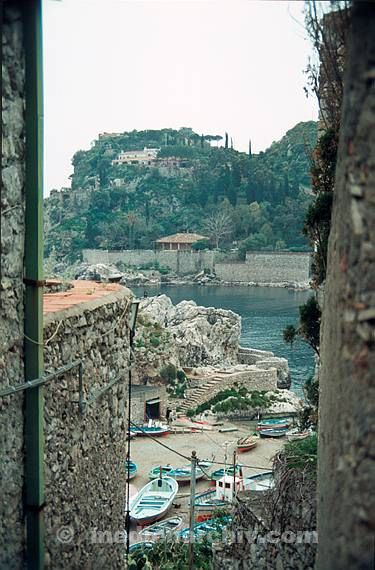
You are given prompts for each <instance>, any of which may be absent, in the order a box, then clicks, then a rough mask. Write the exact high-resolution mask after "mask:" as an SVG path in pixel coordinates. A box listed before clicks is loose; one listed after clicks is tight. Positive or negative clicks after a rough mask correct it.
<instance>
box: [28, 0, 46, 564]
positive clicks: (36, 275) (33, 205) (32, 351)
mask: <svg viewBox="0 0 375 570" xmlns="http://www.w3.org/2000/svg"><path fill="white" fill-rule="evenodd" d="M22 5H23V33H24V51H25V98H26V108H25V138H26V156H25V166H26V168H25V180H26V182H25V196H26V204H25V267H24V269H25V272H24V274H25V300H24V303H25V324H24V327H25V335H27V336H28V337H29V338H32V339H33V340H34V341H35V342H31V341H30V340H28V339H27V338H25V346H24V351H25V354H24V361H25V380H26V381H28V380H34V379H35V378H41V376H42V375H43V310H42V302H43V299H42V294H43V287H42V286H41V285H42V280H43V218H42V208H43V79H42V66H43V56H42V5H41V0H30V1H29V2H22ZM43 400H44V398H43V386H42V385H36V386H34V387H32V388H30V389H29V390H26V392H25V425H24V429H25V515H26V529H27V531H26V563H27V567H28V568H32V569H38V570H41V569H42V568H44V517H43V506H44V501H45V495H44V493H45V490H44V465H43V462H44V435H43Z"/></svg>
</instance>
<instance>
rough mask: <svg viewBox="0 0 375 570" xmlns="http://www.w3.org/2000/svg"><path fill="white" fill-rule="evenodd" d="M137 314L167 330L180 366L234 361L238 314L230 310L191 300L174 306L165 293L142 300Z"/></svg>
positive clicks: (235, 356)
mask: <svg viewBox="0 0 375 570" xmlns="http://www.w3.org/2000/svg"><path fill="white" fill-rule="evenodd" d="M140 315H141V316H142V317H143V318H145V319H146V320H147V321H148V322H149V323H157V324H158V325H159V326H160V327H163V328H165V329H166V330H167V331H168V333H169V338H170V339H171V342H172V344H173V348H174V353H175V360H176V361H177V362H178V364H179V365H180V366H184V367H195V366H200V365H215V364H220V365H224V366H225V365H230V364H235V363H236V362H237V352H238V346H239V340H240V334H241V317H240V316H239V315H237V314H236V313H233V312H232V311H227V310H224V309H215V308H213V307H199V306H198V305H197V304H196V303H195V302H194V301H182V302H181V303H179V304H178V305H176V306H175V305H173V303H172V301H171V300H170V298H169V297H167V296H166V295H160V296H158V297H150V298H146V299H144V300H142V301H141V306H140Z"/></svg>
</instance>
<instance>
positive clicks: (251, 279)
mask: <svg viewBox="0 0 375 570" xmlns="http://www.w3.org/2000/svg"><path fill="white" fill-rule="evenodd" d="M215 273H216V275H217V277H219V279H221V280H222V281H226V282H229V283H236V282H240V283H241V282H242V283H259V284H260V283H265V284H266V283H285V284H288V283H290V284H294V283H308V282H309V277H310V254H309V253H286V252H270V253H267V252H251V253H247V255H246V262H244V263H241V262H231V263H216V264H215Z"/></svg>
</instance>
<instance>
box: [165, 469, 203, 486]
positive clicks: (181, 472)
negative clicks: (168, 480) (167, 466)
mask: <svg viewBox="0 0 375 570" xmlns="http://www.w3.org/2000/svg"><path fill="white" fill-rule="evenodd" d="M203 476H204V473H203V471H202V469H201V468H200V467H196V468H195V480H196V481H198V480H199V479H202V477H203ZM168 477H172V479H176V481H178V482H179V483H187V482H189V481H190V480H191V465H185V466H184V467H176V468H175V469H172V471H170V472H169V473H168Z"/></svg>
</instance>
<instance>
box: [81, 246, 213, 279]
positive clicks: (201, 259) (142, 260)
mask: <svg viewBox="0 0 375 570" xmlns="http://www.w3.org/2000/svg"><path fill="white" fill-rule="evenodd" d="M82 257H83V261H86V262H87V263H90V264H91V265H94V264H97V263H106V264H114V263H116V262H119V261H121V262H122V263H125V264H126V265H130V266H136V267H139V266H142V265H147V264H151V263H152V264H155V263H158V264H159V265H161V266H164V267H168V268H169V269H170V270H171V271H174V272H175V273H177V274H178V275H192V274H195V273H199V272H200V271H203V270H204V269H207V270H209V271H210V272H212V271H213V268H214V252H213V251H154V250H152V249H138V250H124V251H106V250H102V249H83V250H82Z"/></svg>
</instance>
